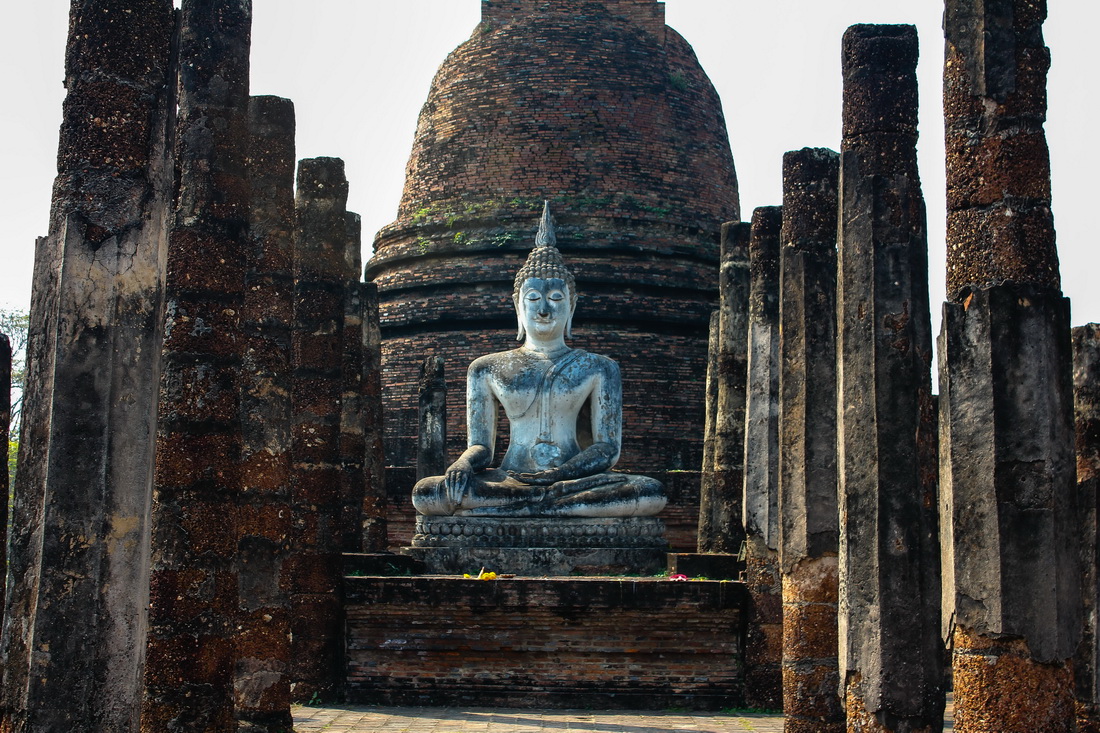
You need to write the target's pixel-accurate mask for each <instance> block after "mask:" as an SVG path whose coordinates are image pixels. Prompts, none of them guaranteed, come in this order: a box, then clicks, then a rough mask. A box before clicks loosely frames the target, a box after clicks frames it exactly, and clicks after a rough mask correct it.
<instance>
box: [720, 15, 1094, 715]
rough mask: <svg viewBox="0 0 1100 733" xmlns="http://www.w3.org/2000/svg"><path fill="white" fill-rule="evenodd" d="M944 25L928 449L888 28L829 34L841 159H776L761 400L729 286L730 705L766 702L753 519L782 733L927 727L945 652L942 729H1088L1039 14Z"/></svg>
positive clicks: (1088, 516) (908, 108)
mask: <svg viewBox="0 0 1100 733" xmlns="http://www.w3.org/2000/svg"><path fill="white" fill-rule="evenodd" d="M945 18H946V20H945V30H946V37H947V59H946V64H945V87H946V93H945V115H946V119H947V137H948V242H947V245H948V252H949V257H948V295H949V302H948V303H947V304H945V307H944V310H945V314H944V326H943V332H942V334H941V336H940V385H941V392H942V394H941V398H940V409H939V413H940V414H939V418H938V421H939V426H938V429H937V426H936V422H937V416H936V413H937V403H936V399H935V397H934V396H933V395H932V392H931V379H930V367H931V364H930V362H931V329H930V317H929V302H928V272H927V241H926V235H925V221H924V219H925V212H924V203H923V198H922V194H921V190H920V181H919V176H918V173H917V166H916V148H915V144H916V133H917V130H916V123H917V104H916V91H917V90H916V74H915V69H916V62H917V39H916V34H915V31H914V29H913V28H911V27H908V26H853V27H852V28H850V29H849V30H848V32H847V33H846V34H845V38H844V43H843V72H844V82H845V86H844V119H843V122H844V128H843V129H844V136H843V140H842V145H841V151H842V152H841V156H840V157H839V160H838V159H837V157H836V155H835V154H834V153H831V152H830V151H825V150H803V151H799V152H795V153H789V154H788V155H787V156H785V158H784V200H783V209H782V213H781V214H779V213H776V214H774V215H773V216H775V217H777V218H781V220H782V254H781V256H780V267H779V273H780V274H779V280H780V282H779V285H778V299H779V301H780V304H779V308H778V311H777V313H775V314H774V315H772V316H771V318H772V319H774V323H775V325H776V327H777V329H778V334H779V335H778V344H779V346H778V358H779V369H778V381H779V387H778V392H777V393H776V392H775V391H774V390H775V388H774V386H773V384H772V380H774V379H775V376H774V375H773V374H772V373H770V372H769V371H768V370H767V369H766V368H765V366H764V365H766V364H767V363H768V359H769V348H771V342H770V340H769V335H768V334H769V331H768V330H767V328H768V322H767V318H766V317H764V316H763V314H764V313H766V311H765V309H764V308H763V307H762V305H763V302H764V301H762V300H760V296H759V295H758V293H757V287H758V285H757V283H758V280H757V272H756V271H755V269H754V270H753V281H752V295H751V296H750V297H751V300H750V308H749V314H750V316H749V325H748V328H749V330H748V333H747V343H748V347H747V353H748V364H749V369H748V383H747V395H748V396H747V409H746V423H745V425H746V428H745V447H746V451H745V457H744V472H745V482H744V499H743V502H744V527H745V531H746V546H745V549H746V561H747V567H746V580H747V581H748V582H749V589H750V595H751V596H752V600H751V603H750V608H749V617H750V626H751V627H752V628H750V630H749V632H748V639H747V646H746V680H747V683H746V694H747V695H748V696H749V697H750V698H751V699H752V700H753V704H756V701H757V700H764V699H766V698H765V697H764V696H762V695H760V694H759V688H758V687H757V685H758V684H759V682H760V680H763V679H767V676H766V675H767V669H768V661H769V659H770V658H771V659H774V656H775V652H774V651H772V652H771V656H770V657H769V637H768V633H767V629H769V628H770V625H769V624H768V622H767V618H766V613H765V612H764V609H766V608H768V595H767V591H768V590H769V587H770V584H769V581H768V576H767V574H766V570H767V568H768V567H769V562H771V561H773V559H772V556H771V555H769V551H770V548H771V547H772V546H773V545H772V542H770V541H769V540H770V539H771V538H772V537H773V535H774V532H773V530H772V528H771V524H770V522H771V519H772V512H773V511H775V513H776V514H777V515H778V522H777V529H778V533H777V534H778V537H777V538H776V540H777V542H776V543H775V545H774V546H776V547H777V548H778V566H779V570H780V572H781V574H782V579H783V604H782V605H783V622H784V623H783V627H782V628H783V643H782V668H783V707H784V710H785V712H786V714H787V719H786V724H785V729H786V730H789V731H796V730H814V731H827V730H840V729H842V728H844V727H847V728H848V730H860V731H867V730H884V731H894V730H899V731H900V730H914V731H915V730H934V729H938V728H939V726H940V721H941V720H942V713H943V707H944V693H943V686H942V682H943V678H942V671H943V663H944V639H945V637H946V640H947V641H948V642H949V643H951V644H952V647H953V665H952V666H953V669H954V676H955V704H956V729H958V730H966V731H994V730H997V731H1016V730H1020V731H1023V730H1069V729H1071V728H1072V726H1073V725H1074V722H1073V718H1074V716H1075V712H1074V707H1075V704H1076V707H1077V712H1076V717H1077V718H1078V720H1077V722H1076V725H1078V726H1079V727H1080V729H1081V730H1095V729H1097V727H1098V724H1097V720H1096V718H1097V713H1096V710H1097V701H1098V697H1097V693H1096V690H1097V683H1096V679H1097V675H1096V672H1095V670H1096V666H1097V661H1096V660H1097V652H1096V649H1097V644H1096V631H1095V628H1094V627H1093V626H1092V625H1091V623H1090V624H1089V625H1087V627H1086V630H1087V636H1086V638H1085V642H1084V643H1083V644H1081V645H1078V643H1077V642H1078V638H1079V635H1080V630H1081V625H1082V620H1081V618H1080V613H1081V607H1082V606H1081V601H1080V595H1081V592H1082V578H1083V583H1084V592H1085V596H1086V598H1085V608H1086V610H1088V615H1089V618H1090V619H1091V617H1092V616H1093V615H1094V613H1095V611H1094V607H1095V605H1096V598H1097V591H1096V587H1097V586H1096V580H1095V578H1096V565H1097V550H1096V547H1097V541H1096V535H1097V530H1096V519H1095V516H1096V488H1095V475H1094V474H1095V473H1096V472H1095V471H1094V470H1093V468H1094V464H1095V462H1096V461H1095V460H1094V458H1095V455H1094V454H1095V452H1096V448H1095V445H1096V442H1097V441H1096V436H1095V435H1094V433H1095V432H1096V431H1095V429H1094V426H1093V424H1092V423H1093V422H1095V420H1094V419H1093V418H1094V416H1093V415H1092V412H1093V411H1094V410H1093V403H1094V402H1095V400H1094V399H1093V397H1094V395H1092V392H1093V391H1095V390H1094V384H1093V383H1094V382H1095V379H1096V377H1095V374H1093V372H1094V371H1095V369H1093V367H1094V366H1095V365H1094V364H1093V362H1094V361H1095V358H1094V354H1093V353H1092V352H1093V351H1094V349H1092V346H1093V341H1094V340H1095V339H1093V338H1092V335H1093V334H1092V331H1091V330H1089V328H1085V329H1079V330H1078V331H1077V332H1076V334H1075V342H1074V343H1075V348H1076V354H1077V360H1078V362H1077V372H1076V377H1077V385H1076V395H1077V433H1076V436H1077V450H1076V465H1077V480H1078V481H1077V483H1076V484H1075V483H1074V481H1073V478H1074V465H1075V461H1074V458H1075V455H1074V444H1073V435H1074V432H1073V427H1074V425H1073V420H1072V414H1071V402H1070V400H1071V399H1072V396H1073V394H1074V393H1073V392H1072V391H1071V389H1072V384H1071V381H1070V369H1069V364H1070V346H1069V344H1070V341H1069V320H1068V308H1067V304H1066V301H1065V300H1064V299H1063V298H1062V297H1061V293H1060V292H1059V284H1058V283H1059V280H1058V266H1057V255H1056V250H1055V247H1054V236H1053V226H1052V222H1051V217H1050V208H1049V206H1050V197H1049V163H1048V160H1047V153H1046V143H1045V139H1044V136H1043V131H1042V122H1043V116H1044V113H1045V108H1044V99H1045V96H1044V95H1045V91H1044V85H1045V74H1046V68H1047V65H1048V53H1047V50H1046V49H1045V47H1043V45H1042V35H1041V24H1042V21H1043V19H1044V18H1045V4H1043V3H1030V2H1027V3H1025V2H1009V3H1004V4H1000V5H997V6H996V7H993V6H990V5H988V4H985V5H982V4H978V3H973V2H968V1H966V0H949V1H948V3H947V13H946V16H945ZM838 181H839V182H838ZM838 212H839V219H838V218H837V214H838ZM757 213H758V214H759V215H760V216H759V225H760V230H761V232H763V230H764V224H765V222H764V215H763V212H757ZM757 223H758V222H757V217H754V231H753V238H754V241H755V237H756V226H757ZM838 225H839V230H838ZM838 232H839V234H838ZM755 256H756V255H755V252H753V254H752V258H753V259H750V263H753V264H752V265H751V266H752V267H753V268H755V267H756V264H755V262H756V260H755V259H754V258H755ZM723 304H725V300H723ZM719 322H720V323H721V319H719ZM720 328H721V326H720V325H719V331H720ZM712 338H713V337H712ZM722 348H723V345H722V337H721V336H720V335H719V336H718V338H717V345H716V349H714V350H716V351H718V352H719V353H720V352H721V350H722ZM712 365H714V367H715V369H714V371H715V373H716V374H718V375H719V376H718V378H717V379H716V380H715V381H716V383H715V384H714V385H713V386H711V387H708V393H709V394H711V395H712V396H711V398H710V400H711V403H712V410H711V412H710V413H709V415H708V434H709V435H710V437H711V439H710V440H709V441H708V443H707V452H706V460H705V461H704V472H706V470H707V467H708V466H712V465H715V464H717V462H718V459H717V452H716V446H717V444H718V443H717V435H718V431H717V419H718V418H719V416H720V415H721V414H722V413H721V408H720V402H719V400H718V398H717V395H718V394H719V393H720V391H721V389H722V386H723V384H722V379H723V378H727V377H726V376H725V375H721V372H720V370H718V369H717V368H716V367H717V365H716V364H715V363H714V362H712ZM772 395H774V396H772ZM775 408H777V409H778V414H779V420H778V435H777V438H776V439H775V440H776V442H775V443H774V444H773V443H772V440H773V438H772V434H771V433H770V432H769V431H770V430H771V427H770V414H769V410H770V409H775ZM937 432H938V435H937ZM773 445H776V446H777V452H778V456H779V460H778V462H777V464H778V465H777V468H775V469H773V466H772V463H773V461H774V458H773V450H772V446H773ZM773 470H775V471H776V472H777V474H778V482H777V483H778V501H777V502H776V505H773V503H772V499H771V494H770V491H771V486H772V485H773V482H772V481H771V480H770V479H769V476H770V475H771V472H772V471H773ZM937 474H938V476H937ZM937 484H938V485H937ZM773 506H774V507H775V510H773ZM776 510H777V511H776ZM704 526H705V525H704V524H703V523H702V522H701V524H700V527H701V529H702V528H703V527H704ZM1080 537H1084V538H1085V540H1084V542H1080V541H1079V540H1078V538H1080ZM702 539H703V538H702V535H701V538H700V547H701V548H702V546H703V545H702ZM1079 568H1082V569H1083V572H1082V571H1081V570H1079ZM941 609H942V613H941ZM941 620H942V634H941V631H940V630H938V629H937V625H939V624H940V623H941ZM1075 652H1076V665H1075V669H1074V670H1073V671H1072V672H1071V666H1070V664H1069V660H1070V657H1071V656H1074V653H1075ZM1074 677H1075V678H1076V680H1075V682H1076V693H1077V700H1076V703H1075V701H1074ZM993 690H996V691H997V694H991V693H992V691H993Z"/></svg>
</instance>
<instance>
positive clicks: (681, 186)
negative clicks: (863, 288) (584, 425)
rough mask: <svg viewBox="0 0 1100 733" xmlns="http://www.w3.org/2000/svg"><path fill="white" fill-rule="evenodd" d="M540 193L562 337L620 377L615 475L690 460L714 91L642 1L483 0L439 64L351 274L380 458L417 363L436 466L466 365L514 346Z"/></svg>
mask: <svg viewBox="0 0 1100 733" xmlns="http://www.w3.org/2000/svg"><path fill="white" fill-rule="evenodd" d="M544 199H549V200H550V202H551V207H552V209H553V211H554V215H555V219H556V220H557V224H558V246H559V248H560V249H561V251H562V254H563V255H564V257H565V259H566V261H567V262H568V263H569V266H570V267H571V268H573V270H574V272H575V273H576V277H577V288H578V291H579V293H580V301H579V304H578V306H577V313H576V318H575V320H574V327H573V333H574V337H573V339H572V341H571V345H573V346H576V347H580V348H585V349H591V350H592V351H595V352H598V353H601V354H606V355H608V356H610V357H612V358H614V359H615V360H617V361H618V362H619V364H620V366H621V367H622V372H623V407H624V410H623V413H624V414H623V423H624V424H623V435H624V440H623V455H622V459H621V460H620V462H619V464H618V467H619V468H621V469H623V470H628V471H649V472H653V471H663V470H669V469H697V468H698V466H699V465H700V456H701V447H702V431H701V430H700V429H699V426H701V425H702V424H703V383H704V376H705V371H706V351H707V328H708V321H709V315H710V311H711V309H712V308H714V307H715V300H716V295H717V263H718V245H719V236H720V229H721V224H722V222H725V221H730V220H736V219H738V218H739V207H738V196H737V180H736V175H735V173H734V166H733V157H732V155H731V153H730V147H729V140H728V137H727V134H726V126H725V120H724V117H723V114H722V108H721V104H720V102H719V99H718V95H717V94H716V93H715V91H714V87H713V86H712V85H711V83H710V80H709V79H708V78H707V76H706V74H705V73H704V72H703V70H702V68H701V67H700V65H699V62H698V60H697V59H696V57H695V53H694V51H692V49H691V47H690V46H689V45H688V43H687V42H686V41H684V39H683V38H682V37H681V36H680V35H679V34H677V33H676V32H675V31H674V30H672V29H671V28H669V27H667V26H666V25H665V22H664V5H663V3H660V2H656V0H604V1H603V2H584V1H582V0H557V1H556V2H553V3H550V2H545V0H513V1H511V2H504V1H500V0H484V2H483V3H482V20H481V23H480V24H479V25H478V27H477V28H476V29H475V30H474V33H473V35H472V36H471V38H470V39H469V40H468V41H466V42H465V43H463V44H462V45H461V46H459V47H458V49H456V50H455V51H454V52H453V53H452V54H451V55H450V56H449V57H448V58H447V59H446V61H444V63H443V65H442V66H441V67H440V69H439V71H438V73H437V74H436V77H435V81H434V83H433V84H432V88H431V91H430V93H429V95H428V100H427V102H426V103H425V105H424V108H423V110H422V111H421V115H420V121H419V124H418V126H417V131H416V139H415V142H414V144H413V150H412V154H411V156H410V158H409V163H408V169H407V177H406V181H405V189H404V194H403V197H402V200H401V206H400V210H399V212H398V218H397V221H395V222H394V223H393V224H391V225H389V226H387V227H385V228H384V229H382V231H380V232H379V233H378V236H377V238H376V239H375V243H374V246H375V255H374V258H373V259H372V260H371V261H370V263H369V264H368V266H367V272H366V275H367V278H368V279H372V280H373V281H374V282H375V283H376V284H377V285H378V287H379V291H380V299H381V318H382V337H383V342H382V349H383V356H382V359H383V368H384V370H385V382H386V385H387V388H386V410H387V413H386V429H387V446H386V447H387V456H388V460H389V463H390V464H391V465H410V464H414V463H415V462H416V431H417V374H418V370H419V366H420V364H421V362H422V361H423V359H424V358H425V357H427V356H429V355H434V356H441V357H443V358H444V359H445V360H446V364H447V378H448V382H449V390H448V393H449V397H448V400H449V402H450V404H449V406H448V408H449V414H450V417H449V426H448V435H449V436H450V445H449V446H448V460H452V459H453V458H454V457H455V456H456V455H457V454H458V453H459V452H460V451H461V449H462V448H463V447H464V446H465V436H466V429H465V428H466V426H465V372H466V368H467V366H468V365H469V363H470V362H471V361H472V360H473V359H474V358H475V357H477V356H480V355H482V354H486V353H490V352H495V351H501V350H503V349H507V348H513V347H514V346H516V345H517V344H516V342H515V335H516V326H515V314H514V311H513V309H512V302H511V294H512V278H513V277H514V275H515V272H516V270H518V269H519V268H520V266H521V265H522V264H523V262H524V260H525V259H526V257H527V254H528V252H529V251H530V249H531V247H532V246H533V244H534V236H535V230H536V229H537V226H538V220H539V214H540V212H541V209H542V202H543V200H544ZM500 432H501V434H503V435H504V436H507V431H506V430H501V431H500ZM503 450H504V446H503V445H501V446H498V451H499V452H498V455H500V454H502V453H503ZM410 488H411V486H410Z"/></svg>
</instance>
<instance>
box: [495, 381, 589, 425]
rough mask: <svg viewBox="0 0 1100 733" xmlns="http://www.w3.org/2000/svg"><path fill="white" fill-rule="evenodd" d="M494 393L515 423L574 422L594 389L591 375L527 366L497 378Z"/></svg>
mask: <svg viewBox="0 0 1100 733" xmlns="http://www.w3.org/2000/svg"><path fill="white" fill-rule="evenodd" d="M494 381H495V382H496V383H495V384H494V385H493V386H494V389H493V392H494V393H495V395H496V397H497V399H498V400H499V401H500V404H501V406H502V407H503V408H504V412H505V414H506V415H507V416H508V419H509V420H510V421H512V422H526V421H535V422H538V423H546V422H550V423H556V422H559V421H565V422H566V423H575V421H576V417H577V415H578V414H579V413H580V411H581V408H582V407H583V406H584V404H585V403H586V402H587V401H588V399H589V398H590V396H591V394H592V390H593V388H594V384H595V379H594V378H593V377H591V376H586V375H578V374H576V373H571V372H570V370H563V371H561V372H559V373H554V372H553V371H552V370H546V369H537V368H532V369H525V370H522V371H519V372H517V373H515V374H511V375H508V378H505V379H497V380H494Z"/></svg>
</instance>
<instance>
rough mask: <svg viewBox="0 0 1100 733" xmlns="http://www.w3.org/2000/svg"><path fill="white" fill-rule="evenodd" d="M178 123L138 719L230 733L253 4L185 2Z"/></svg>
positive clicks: (151, 727)
mask: <svg viewBox="0 0 1100 733" xmlns="http://www.w3.org/2000/svg"><path fill="white" fill-rule="evenodd" d="M180 12H181V18H180V38H179V56H180V60H179V86H180V92H179V94H180V98H179V112H178V117H177V122H176V166H177V176H178V181H179V183H178V194H177V200H176V210H175V212H174V219H173V221H172V224H171V226H170V230H169V234H168V265H167V268H168V273H167V285H166V295H167V313H166V317H165V323H164V329H165V332H164V371H163V376H162V379H161V393H160V407H159V424H158V435H157V460H156V476H155V494H154V504H153V543H152V545H153V546H152V579H151V587H150V611H149V640H148V648H147V654H148V657H147V665H146V670H145V686H146V688H145V700H144V708H143V710H142V721H141V726H142V730H143V731H148V733H163V731H167V730H172V731H232V730H236V721H235V720H234V677H235V670H236V661H237V660H236V632H237V625H238V616H239V597H240V593H239V581H240V573H239V569H240V568H239V565H238V549H239V548H238V522H239V518H240V505H239V503H240V500H241V493H242V489H243V488H244V481H245V476H247V475H249V468H248V467H247V466H245V465H244V464H243V463H242V457H243V456H244V453H243V452H242V451H243V449H244V444H243V442H242V425H243V423H242V392H243V388H244V386H245V384H246V382H247V379H248V378H247V377H246V375H245V369H244V368H245V360H244V353H245V348H246V344H247V343H248V338H247V337H246V335H245V333H244V331H242V319H243V318H244V316H243V311H244V308H245V305H246V298H245V282H246V273H247V272H248V270H249V267H250V258H251V255H252V252H253V247H254V242H253V240H252V238H251V235H250V234H249V197H250V187H249V182H248V173H247V160H248V152H249V145H248V143H249V114H248V108H249V98H248V70H249V66H248V53H249V45H250V37H251V25H252V8H251V3H250V2H249V1H248V0H184V3H183V7H182V9H181V11H180Z"/></svg>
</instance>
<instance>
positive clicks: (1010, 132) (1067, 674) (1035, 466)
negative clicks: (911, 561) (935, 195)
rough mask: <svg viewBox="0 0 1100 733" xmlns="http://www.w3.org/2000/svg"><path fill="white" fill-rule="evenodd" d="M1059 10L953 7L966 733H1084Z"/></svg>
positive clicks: (950, 237)
mask: <svg viewBox="0 0 1100 733" xmlns="http://www.w3.org/2000/svg"><path fill="white" fill-rule="evenodd" d="M1045 16H1046V3H1045V2H1044V0H1005V2H1000V3H988V2H979V1H978V0H948V2H947V3H946V12H945V14H944V31H945V34H946V39H947V52H946V60H945V64H944V112H945V117H946V137H947V297H948V303H946V304H945V306H944V322H943V330H942V332H941V335H940V349H939V354H940V399H941V412H940V416H941V430H942V432H941V441H940V442H941V445H942V446H943V448H942V449H941V455H942V458H941V462H940V487H941V502H942V506H941V511H940V517H941V523H942V527H941V537H942V543H943V549H942V552H943V574H944V583H943V586H944V605H943V608H944V610H943V613H944V622H945V625H948V628H947V629H946V631H947V632H949V633H951V635H952V643H953V649H954V659H953V668H954V684H955V721H956V722H955V728H956V729H957V730H959V731H962V732H964V733H974V732H976V731H982V732H985V731H998V732H999V733H1009V732H1011V731H1024V730H1027V731H1054V730H1072V726H1073V719H1074V700H1073V697H1074V696H1073V675H1072V671H1071V669H1070V665H1069V659H1070V657H1071V656H1072V655H1073V653H1074V650H1075V648H1076V646H1077V643H1078V640H1079V637H1080V626H1081V619H1080V604H1081V588H1080V577H1079V570H1078V558H1077V547H1076V544H1075V543H1076V542H1077V539H1078V531H1079V528H1078V525H1077V517H1076V515H1075V511H1076V509H1075V508H1076V501H1075V492H1076V482H1075V470H1074V456H1073V434H1074V433H1073V402H1072V400H1073V394H1072V381H1071V379H1072V377H1071V367H1070V364H1071V348H1070V335H1069V303H1068V301H1066V300H1065V299H1064V298H1062V295H1061V291H1060V288H1061V284H1060V278H1059V274H1058V256H1057V252H1056V249H1055V245H1054V226H1053V219H1052V216H1051V212H1050V166H1049V156H1048V153H1047V146H1046V138H1045V135H1044V133H1043V127H1042V125H1043V119H1044V117H1045V113H1046V91H1045V85H1046V71H1047V67H1048V65H1049V53H1048V51H1047V49H1046V48H1045V47H1044V46H1043V41H1042V22H1043V20H1044V18H1045Z"/></svg>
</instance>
